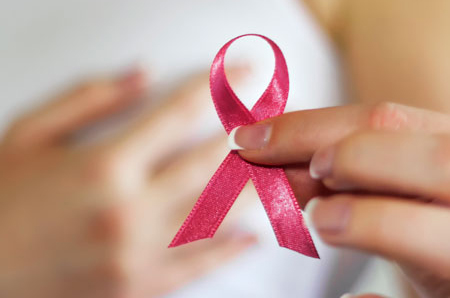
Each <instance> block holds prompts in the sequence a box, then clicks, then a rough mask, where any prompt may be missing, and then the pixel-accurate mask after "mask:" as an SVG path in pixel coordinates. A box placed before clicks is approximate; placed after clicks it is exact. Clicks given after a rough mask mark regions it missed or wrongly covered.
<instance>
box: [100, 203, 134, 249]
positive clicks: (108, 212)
mask: <svg viewBox="0 0 450 298" xmlns="http://www.w3.org/2000/svg"><path fill="white" fill-rule="evenodd" d="M128 209H129V208H128V207H127V206H124V205H123V204H120V206H119V205H117V206H113V207H109V208H107V209H105V210H102V211H100V212H99V213H98V214H97V215H96V216H95V218H94V221H93V224H92V225H91V234H93V236H94V238H95V239H96V240H98V241H100V242H103V243H106V244H108V245H109V246H110V247H111V248H120V247H122V245H123V244H124V243H125V242H126V237H127V233H128V227H129V221H130V217H129V212H128Z"/></svg>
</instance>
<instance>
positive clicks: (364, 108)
mask: <svg viewBox="0 0 450 298" xmlns="http://www.w3.org/2000/svg"><path fill="white" fill-rule="evenodd" d="M260 124H264V125H263V126H266V127H268V128H267V130H268V131H269V133H267V132H264V130H265V128H264V127H263V128H261V126H262V125H258V124H256V125H250V126H245V127H241V128H239V129H237V131H236V133H235V137H234V139H233V142H231V143H235V144H237V145H239V146H240V147H242V148H247V149H246V150H240V151H239V154H240V155H241V156H242V157H243V158H245V159H247V160H249V161H252V162H257V163H262V164H290V163H299V162H307V161H309V160H310V158H311V156H312V155H313V153H314V152H315V151H316V150H317V149H319V148H321V147H324V146H329V145H331V144H333V143H335V142H337V141H338V140H340V139H342V138H344V137H345V136H348V135H350V134H352V133H354V132H355V131H359V130H363V129H365V130H367V129H373V130H389V131H392V130H395V131H425V132H433V133H441V132H449V131H450V117H448V116H447V115H445V114H441V113H437V112H431V111H427V110H422V109H417V108H412V107H407V106H403V105H398V104H393V103H383V104H377V105H372V106H370V105H350V106H343V107H333V108H325V109H318V110H307V111H299V112H294V113H288V114H285V115H282V116H279V117H275V118H272V119H267V120H264V121H262V122H261V123H260ZM230 138H231V139H232V136H231V137H230ZM233 149H237V148H233Z"/></svg>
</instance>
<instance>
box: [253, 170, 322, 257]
mask: <svg viewBox="0 0 450 298" xmlns="http://www.w3.org/2000/svg"><path fill="white" fill-rule="evenodd" d="M247 167H248V169H249V173H250V176H251V179H252V181H253V184H254V185H255V188H256V191H257V192H258V195H259V197H260V198H261V202H262V204H263V205H264V209H265V210H266V213H267V216H268V217H269V220H270V223H271V225H272V228H273V230H274V232H275V235H276V237H277V240H278V243H279V245H280V246H282V247H285V248H288V249H290V250H294V251H296V252H299V253H301V254H304V255H307V256H310V257H313V258H319V254H318V253H317V250H316V247H315V245H314V242H313V240H312V238H311V234H310V233H309V231H308V228H307V226H306V224H305V222H304V219H303V215H302V212H301V210H300V206H299V205H298V202H297V199H296V198H295V196H294V192H293V191H292V188H291V186H290V185H289V181H288V179H287V177H286V174H285V173H284V170H283V169H281V168H268V167H260V166H255V165H252V164H249V163H247Z"/></svg>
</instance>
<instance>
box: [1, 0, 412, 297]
mask: <svg viewBox="0 0 450 298" xmlns="http://www.w3.org/2000/svg"><path fill="white" fill-rule="evenodd" d="M1 7H2V8H1V10H0V86H1V91H2V95H1V101H0V116H1V117H0V130H4V129H5V128H6V126H7V124H8V123H9V122H10V121H12V120H13V119H14V118H15V117H17V115H19V114H21V113H22V112H23V111H25V110H29V109H30V108H32V107H33V106H35V105H37V104H39V103H40V102H42V101H44V100H47V99H48V98H50V97H52V96H53V95H54V94H57V93H58V92H60V91H61V90H65V89H67V88H68V87H69V86H72V85H74V84H76V83H78V82H81V81H83V80H86V79H89V78H91V77H92V76H97V75H114V74H116V73H118V72H121V71H123V70H126V69H127V68H129V67H131V66H132V65H135V64H139V65H141V66H143V67H144V68H146V69H147V70H148V72H149V74H150V75H149V77H150V81H151V88H150V91H149V92H150V93H149V97H151V98H152V101H154V102H158V100H163V98H165V95H166V94H167V93H169V92H171V91H172V90H174V89H175V88H176V87H177V86H178V84H179V83H180V82H181V81H183V80H185V79H186V78H188V77H189V76H191V75H192V74H193V73H198V72H201V71H205V70H207V69H208V68H209V67H210V64H211V62H212V59H213V58H214V56H215V54H216V52H217V51H218V49H219V48H220V47H221V46H222V45H223V44H224V43H225V42H227V41H228V40H229V39H231V38H233V37H235V36H238V35H241V34H245V33H259V34H263V35H266V36H268V37H270V38H271V39H273V40H274V41H275V42H276V43H277V44H278V45H279V46H280V47H281V49H282V50H283V52H284V54H285V56H286V59H287V63H288V67H289V70H290V81H291V91H290V97H289V101H288V110H298V109H310V108H318V107H326V106H333V105H339V104H342V103H343V102H345V98H346V95H345V90H344V89H345V88H344V87H343V82H344V81H345V79H344V78H343V77H344V76H343V73H342V71H341V69H340V64H339V60H338V59H337V55H336V52H335V49H334V48H333V47H332V45H331V42H330V41H329V40H328V38H327V37H326V35H325V34H324V33H323V32H322V31H321V30H320V28H319V26H318V25H317V24H316V22H315V20H314V18H313V17H312V15H310V13H309V11H308V10H307V9H306V7H305V6H304V5H303V4H302V3H301V2H300V1H296V0H227V1H218V0H187V1H186V0H165V1H155V0H147V1H144V0H128V1H111V0H89V1H88V0H76V1H75V0H66V1H57V0H41V1H31V0H16V1H3V2H2V5H1ZM240 64H245V65H249V66H250V68H251V75H249V76H248V78H246V79H245V81H244V82H243V83H242V84H239V85H236V86H235V89H236V91H237V94H238V95H239V97H240V98H241V99H242V100H243V101H244V102H245V103H246V104H247V105H248V106H251V105H252V104H253V103H254V101H255V100H256V99H257V98H258V96H259V95H260V94H261V92H262V91H263V90H264V88H265V87H266V85H267V83H268V82H269V80H270V77H271V74H272V69H273V57H272V52H271V50H270V48H269V47H268V45H267V44H265V43H264V42H263V41H261V40H259V39H257V38H246V39H243V40H239V41H238V42H236V43H235V44H233V46H232V48H231V50H230V52H229V55H228V56H227V65H240ZM133 115H134V114H133V113H131V114H128V115H127V116H125V117H121V118H120V119H116V120H115V121H113V122H108V124H107V125H103V126H101V127H99V128H97V129H94V130H91V131H87V132H85V136H84V138H85V139H91V138H94V139H95V138H98V137H99V136H100V135H102V134H105V133H106V134H107V133H109V132H111V131H114V130H115V129H117V127H120V126H121V125H124V123H126V122H127V121H128V120H129V119H130V118H132V117H133ZM199 123H200V124H199V136H198V137H199V138H203V137H206V136H208V135H211V134H214V133H216V132H218V131H222V128H221V125H220V122H219V120H218V118H217V116H216V114H215V113H214V111H213V110H211V112H209V113H207V116H205V118H204V119H201V121H199ZM220 159H222V157H218V162H219V161H220ZM246 199H247V198H246ZM236 204H237V206H234V207H233V208H232V210H231V214H230V215H231V216H228V217H227V218H226V219H225V222H228V221H230V220H232V221H234V222H233V223H232V224H237V225H240V226H241V228H243V229H246V230H248V231H251V232H255V233H257V234H258V236H259V242H258V244H257V245H255V246H253V247H251V248H250V249H249V250H248V251H246V252H245V253H244V254H243V255H241V256H239V257H238V258H237V259H235V260H234V261H231V262H230V263H228V264H227V265H225V266H223V267H221V268H219V269H217V270H215V271H213V272H210V273H208V274H206V275H205V276H203V277H202V278H201V279H198V280H196V281H194V282H193V283H191V284H189V285H187V286H185V287H183V288H182V289H178V290H176V291H174V292H172V293H171V294H169V295H168V296H167V297H173V298H175V297H183V298H190V297H261V298H273V297H287V298H289V297H311V298H316V297H317V298H322V297H323V298H328V297H329V298H332V297H339V296H340V295H342V294H343V293H346V292H350V291H351V292H352V293H359V292H374V293H379V294H384V295H386V296H388V297H406V296H405V294H403V293H402V289H399V288H396V287H395V286H394V284H396V283H395V280H396V278H397V273H396V271H395V269H393V268H391V267H390V266H389V265H388V264H387V263H385V262H384V261H382V260H379V259H376V258H368V257H366V256H365V255H362V254H360V253H355V252H351V251H343V250H336V249H333V248H330V247H327V246H326V245H324V244H323V243H321V242H320V240H319V239H318V238H317V237H316V236H315V235H313V237H314V238H315V241H316V243H317V247H318V250H319V253H320V255H321V259H320V260H316V259H309V258H307V257H304V256H301V255H298V254H296V253H293V252H291V251H288V250H286V249H282V248H279V247H278V245H277V242H276V239H275V237H274V234H273V231H272V229H271V227H270V224H269V221H268V220H267V217H266V215H265V212H264V210H263V208H262V206H261V204H260V203H259V201H258V198H257V197H256V196H255V197H254V198H253V200H251V202H244V203H242V202H241V200H239V198H238V200H237V203H236ZM241 205H245V206H241ZM242 210H244V211H242ZM233 215H234V216H233ZM161 245H167V243H162V244H161Z"/></svg>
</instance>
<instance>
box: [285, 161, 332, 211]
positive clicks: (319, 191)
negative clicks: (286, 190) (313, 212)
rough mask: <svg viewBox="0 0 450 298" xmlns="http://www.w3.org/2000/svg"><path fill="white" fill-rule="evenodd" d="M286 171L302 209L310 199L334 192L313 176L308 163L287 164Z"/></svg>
mask: <svg viewBox="0 0 450 298" xmlns="http://www.w3.org/2000/svg"><path fill="white" fill-rule="evenodd" d="M285 172H286V176H287V178H288V180H289V183H290V185H291V186H292V190H293V191H294V194H295V198H296V199H297V201H298V203H299V205H300V207H301V208H302V209H303V208H304V207H305V205H306V203H307V202H308V201H309V200H310V199H312V198H314V197H317V196H328V195H331V194H332V193H331V191H330V190H329V189H327V188H326V187H325V185H324V184H323V183H322V181H321V180H317V179H313V178H311V175H310V174H309V164H308V163H304V164H297V165H293V166H287V167H286V168H285Z"/></svg>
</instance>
